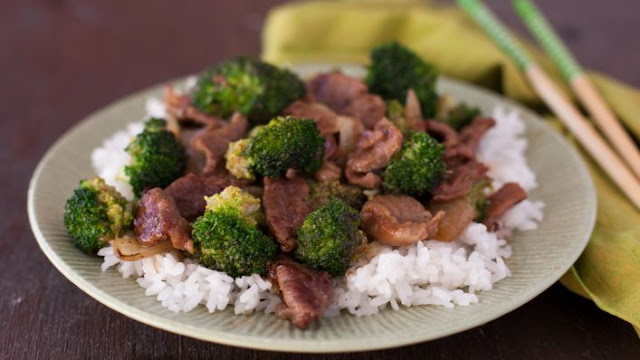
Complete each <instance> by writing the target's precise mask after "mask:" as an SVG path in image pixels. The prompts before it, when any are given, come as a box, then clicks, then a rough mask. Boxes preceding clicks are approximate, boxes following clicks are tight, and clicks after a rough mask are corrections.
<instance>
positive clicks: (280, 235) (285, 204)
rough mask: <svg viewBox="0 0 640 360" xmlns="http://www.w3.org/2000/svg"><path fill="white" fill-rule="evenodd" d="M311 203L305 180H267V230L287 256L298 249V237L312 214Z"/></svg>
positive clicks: (265, 203) (265, 205)
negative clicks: (305, 221) (305, 219)
mask: <svg viewBox="0 0 640 360" xmlns="http://www.w3.org/2000/svg"><path fill="white" fill-rule="evenodd" d="M308 199H309V185H308V184H307V182H306V181H305V180H304V179H302V178H299V177H296V176H295V175H294V176H290V177H289V178H281V179H278V178H270V177H265V178H264V194H263V195H262V205H263V206H264V212H265V215H266V218H267V226H268V227H269V231H270V232H271V234H272V235H273V236H274V237H275V238H276V241H277V242H278V244H280V249H281V250H282V251H284V252H290V251H293V249H295V247H296V233H297V231H298V229H299V228H300V226H302V222H303V221H304V218H305V217H306V216H307V215H308V214H309V213H310V212H311V206H310V205H309V203H308Z"/></svg>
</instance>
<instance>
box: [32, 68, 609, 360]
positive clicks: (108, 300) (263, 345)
mask: <svg viewBox="0 0 640 360" xmlns="http://www.w3.org/2000/svg"><path fill="white" fill-rule="evenodd" d="M295 67H299V68H305V67H309V68H315V69H317V71H320V69H330V68H336V67H340V68H343V69H345V70H349V69H350V70H352V71H353V70H354V69H355V70H356V71H358V69H362V66H360V65H356V64H296V66H295ZM183 79H184V78H183ZM442 79H443V80H444V82H447V83H449V84H452V85H453V86H456V87H461V88H470V89H472V90H473V91H475V92H478V93H482V94H483V95H484V96H488V97H492V98H498V99H499V100H500V102H502V103H504V104H508V106H509V108H511V109H514V110H517V111H518V112H519V113H520V114H523V115H525V116H527V117H529V118H532V119H534V120H535V121H536V122H537V123H538V124H539V125H540V126H542V127H544V128H546V130H547V131H548V132H549V133H551V134H552V136H553V137H555V140H557V141H558V142H559V143H561V144H562V146H563V147H564V148H565V150H568V153H569V154H570V156H571V157H572V158H573V160H574V161H575V162H577V163H578V164H579V168H580V170H579V171H580V173H581V174H580V175H581V177H584V178H585V179H587V181H588V190H589V194H588V199H587V201H585V204H586V205H587V206H589V210H590V211H589V217H590V218H589V223H590V230H589V232H588V233H585V236H584V239H580V240H581V244H582V246H581V247H580V248H579V250H578V247H576V252H575V253H574V254H572V256H571V258H570V259H567V260H570V261H567V262H566V263H565V264H564V265H563V266H562V267H561V268H560V269H558V270H557V272H558V274H560V275H558V276H555V275H554V276H550V277H549V278H548V279H547V280H546V281H544V282H541V283H540V288H538V289H532V290H530V291H528V292H525V293H524V294H523V295H522V297H521V298H519V299H518V301H508V302H506V303H503V304H502V305H501V307H500V310H499V311H496V312H495V313H493V315H492V316H491V319H489V320H487V321H480V320H478V321H473V322H470V323H468V324H466V326H463V327H460V328H457V329H452V330H451V331H446V332H442V333H440V334H438V335H437V336H420V335H419V334H416V335H415V336H411V337H406V338H404V339H401V340H397V339H394V340H387V341H381V340H380V341H376V343H374V344H370V343H352V342H340V341H324V340H300V339H297V340H272V339H269V340H266V339H262V338H259V337H253V336H242V335H231V334H229V333H228V332H224V331H215V330H210V332H209V333H207V335H209V336H204V335H201V334H200V333H199V330H198V328H197V327H193V326H189V325H185V324H184V323H181V322H177V321H173V320H168V319H166V318H163V317H160V316H157V315H152V314H149V313H147V312H144V311H142V310H138V309H136V308H134V307H132V306H130V305H127V304H125V303H123V302H121V301H119V300H117V299H116V298H114V297H112V296H111V295H109V294H108V293H105V292H103V291H102V290H100V289H99V288H97V287H95V286H93V285H92V284H91V283H90V282H88V281H85V280H83V279H82V278H81V277H79V276H78V275H77V274H76V273H75V272H74V271H73V270H72V269H71V268H70V267H69V266H67V265H66V264H65V262H64V261H62V259H61V258H60V257H58V255H57V254H56V253H55V251H53V249H52V248H51V247H50V246H49V244H48V243H47V241H46V239H45V237H44V235H43V234H42V232H41V230H40V227H39V224H38V223H37V221H36V217H35V204H34V188H35V183H36V181H37V180H38V178H39V176H40V173H41V171H42V169H43V167H44V166H45V164H46V163H47V162H48V160H49V158H50V157H51V156H52V154H53V153H54V152H55V150H56V149H57V148H58V147H59V146H61V144H62V143H64V142H65V141H66V139H67V138H68V137H70V136H71V135H72V134H73V133H74V132H76V131H78V129H80V128H82V127H85V126H90V124H91V123H92V121H85V120H86V119H89V118H93V117H95V116H96V115H97V114H99V113H101V112H103V111H108V110H109V109H110V108H111V107H113V106H116V105H117V104H118V103H120V102H121V101H123V100H126V99H130V98H135V97H139V96H142V95H143V94H144V93H145V92H147V91H148V90H149V89H151V88H154V87H157V86H160V85H161V84H166V83H174V82H176V81H165V82H162V83H160V84H157V85H154V86H151V87H147V88H144V89H142V90H139V91H136V92H134V93H132V94H130V95H127V96H124V97H122V98H120V99H118V100H115V101H114V102H112V103H110V104H109V105H107V106H105V107H103V108H101V109H100V110H98V111H95V112H93V113H91V114H90V115H88V116H87V117H85V118H84V119H83V120H82V121H80V122H79V123H77V124H76V125H74V126H72V127H71V128H69V129H68V130H67V131H65V133H64V134H63V135H62V136H61V137H60V138H59V139H58V140H57V141H55V142H54V144H53V145H51V146H50V147H49V149H48V150H47V151H46V152H45V154H44V155H43V157H42V159H41V160H40V162H39V163H38V165H37V166H36V168H35V171H34V173H33V175H32V177H31V180H30V182H29V189H28V193H27V210H28V217H29V223H30V225H31V229H32V232H33V234H34V237H35V238H36V241H37V242H38V245H39V246H40V249H41V250H42V252H43V253H44V254H45V256H46V257H47V258H48V259H49V261H51V263H52V264H53V265H54V267H55V268H56V269H57V270H58V271H60V272H61V273H62V274H63V275H64V276H65V277H66V278H67V279H68V280H69V281H71V282H72V283H73V284H74V285H76V286H77V287H78V288H80V289H81V290H82V291H83V292H85V293H86V294H87V295H89V296H90V297H92V298H93V299H95V300H97V301H98V302H100V303H102V304H104V305H105V306H107V307H109V308H110V309H112V310H114V311H117V312H119V313H121V314H123V315H125V316H127V317H129V318H132V319H134V320H136V321H139V322H142V323H144V324H147V325H150V326H152V327H155V328H158V329H162V330H165V331H168V332H172V333H176V334H180V335H185V336H189V337H192V338H196V339H199V340H204V341H209V342H215V343H219V344H223V345H230V346H236V347H242V348H250V349H256V350H268V351H285V352H297V353H341V352H354V351H371V350H382V349H389V348H395V347H401V346H407V345H412V344H416V343H421V342H425V341H430V340H436V339H440V338H443V337H446V336H449V335H452V334H456V333H460V332H463V331H466V330H469V329H472V328H475V327H478V326H480V325H483V324H485V323H488V322H490V321H492V320H495V319H497V318H499V317H501V316H504V315H505V314H507V313H509V312H511V311H513V310H515V309H517V308H518V307H520V306H522V305H524V304H526V303H527V302H529V301H531V300H532V299H533V298H535V297H536V296H537V295H539V294H541V293H542V292H544V291H545V290H547V289H548V288H549V287H551V285H553V284H554V283H555V282H556V281H558V280H559V279H560V278H561V277H562V275H563V274H564V273H566V271H568V270H569V269H570V268H571V266H572V265H573V263H575V261H576V260H577V259H578V258H579V256H580V255H581V254H582V252H583V251H584V249H585V247H586V245H587V243H588V241H589V238H590V236H591V233H592V231H593V228H594V226H595V220H596V213H597V196H596V192H595V186H594V183H593V179H592V178H591V176H590V174H589V172H588V170H587V167H586V164H585V162H584V160H582V158H580V156H579V155H578V153H577V151H576V150H575V149H574V148H573V147H571V146H570V145H569V144H568V143H567V142H566V140H565V139H564V138H562V136H560V134H558V133H557V131H556V130H555V129H553V128H552V127H551V126H550V125H548V124H547V123H546V122H544V121H541V120H539V118H540V116H539V115H538V114H536V113H534V112H533V111H531V110H529V109H527V108H526V107H525V106H524V105H521V104H519V103H517V102H515V101H513V100H511V99H508V98H505V97H503V96H502V95H500V94H497V93H495V92H492V91H490V90H487V89H484V88H481V87H478V86H476V85H474V84H471V83H467V82H463V81H460V80H455V79H451V78H448V77H445V76H442ZM177 81H179V80H177Z"/></svg>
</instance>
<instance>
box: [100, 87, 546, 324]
mask: <svg viewBox="0 0 640 360" xmlns="http://www.w3.org/2000/svg"><path fill="white" fill-rule="evenodd" d="M147 112H148V113H149V116H157V117H162V116H164V107H163V104H162V103H161V102H159V101H158V100H155V99H150V100H149V101H148V102H147ZM492 115H493V118H494V119H495V120H496V123H497V124H496V126H495V127H493V128H492V129H491V130H490V131H489V132H488V133H487V134H486V136H485V137H484V138H483V139H482V141H481V143H480V145H479V148H478V153H477V156H478V159H479V160H480V161H482V162H483V163H485V164H486V165H487V166H489V168H490V170H489V176H490V177H491V178H492V179H493V187H494V188H495V189H497V188H499V187H500V186H502V185H503V184H504V183H506V182H517V183H519V184H520V185H521V186H522V187H523V188H524V189H525V190H526V191H531V190H532V189H534V188H535V187H536V186H537V184H536V177H535V174H534V173H533V172H532V171H531V169H530V168H529V167H528V165H527V162H526V158H525V156H524V152H525V150H526V148H527V140H526V139H525V138H524V132H525V125H524V123H523V121H522V120H521V119H520V118H519V116H518V114H517V113H516V112H514V111H508V110H506V109H503V108H496V109H495V110H494V111H493V114H492ZM140 131H142V123H133V124H130V125H129V126H128V127H127V129H126V130H123V131H120V132H117V133H115V134H114V135H113V136H111V137H110V138H109V139H107V140H105V141H104V143H103V144H102V146H101V147H99V148H97V149H95V150H94V151H93V154H92V156H91V159H92V163H93V167H94V169H95V171H96V173H97V174H98V175H99V176H101V177H103V178H104V179H105V181H106V182H107V183H109V184H111V185H113V186H115V187H116V188H117V189H118V190H119V191H120V192H122V193H123V195H124V196H126V197H127V198H128V199H132V198H133V193H132V191H131V186H130V185H129V184H128V182H127V179H126V177H125V176H124V174H123V167H124V166H125V165H126V164H127V163H128V162H129V160H130V158H129V156H128V154H127V153H126V152H125V151H124V150H123V149H124V148H125V147H126V146H127V144H128V143H129V141H130V140H131V138H132V137H134V136H135V135H136V134H138V133H139V132H140ZM543 207H544V204H543V203H542V202H541V201H531V200H530V199H527V200H525V201H523V202H521V203H520V204H518V205H517V206H515V207H513V208H512V209H511V210H509V212H508V213H506V214H505V216H504V217H503V219H502V221H503V225H504V226H503V229H501V231H500V232H499V233H490V232H488V231H487V228H486V227H485V226H484V225H483V224H478V223H472V224H471V225H469V227H468V228H467V229H466V230H465V231H464V233H463V234H462V235H461V236H460V238H459V239H457V240H456V241H454V242H451V243H442V242H437V241H433V240H427V241H423V242H418V243H416V244H414V245H412V246H408V247H405V248H399V249H393V248H391V247H387V246H377V247H376V249H375V250H374V251H372V252H371V254H370V258H369V259H367V260H368V261H367V260H365V262H364V263H361V264H357V265H355V266H354V267H352V268H351V269H349V271H348V272H347V275H346V276H345V277H344V278H343V279H336V280H334V281H335V294H334V298H333V301H332V303H331V305H330V306H329V308H328V310H327V312H326V313H325V316H335V315H337V314H339V313H340V311H341V310H346V311H348V312H349V313H351V314H355V315H358V316H364V315H371V314H375V313H377V312H379V311H380V310H382V309H384V308H386V307H387V305H389V306H390V307H391V308H392V309H394V310H398V309H399V308H400V306H401V305H402V306H415V305H439V306H445V307H448V308H452V307H454V306H456V305H458V306H467V305H470V304H473V303H477V302H478V301H479V299H478V296H477V293H478V292H480V291H489V290H491V289H492V288H493V284H495V283H497V282H498V281H500V280H502V279H504V278H505V277H508V276H509V275H510V271H509V268H508V267H507V265H506V264H505V261H504V259H506V258H508V257H509V256H511V247H510V246H509V245H508V243H507V241H506V240H505V238H506V237H508V236H509V235H510V234H511V233H512V232H513V231H516V230H521V231H526V230H533V229H536V228H537V226H538V225H537V224H538V223H539V222H540V221H541V220H542V217H543V213H542V209H543ZM98 255H100V256H103V257H104V262H103V264H102V270H103V271H107V269H109V268H111V267H114V266H115V267H116V269H117V271H119V272H120V273H121V274H122V276H123V277H125V278H130V277H133V278H135V279H136V281H137V283H138V284H139V285H140V286H141V287H143V288H144V289H145V295H147V296H155V297H156V298H157V299H158V301H160V302H161V303H162V306H164V307H165V308H167V309H169V310H171V311H174V312H181V311H183V312H187V311H191V310H193V309H194V308H195V307H196V306H198V305H200V304H202V305H204V306H206V307H207V309H208V311H209V312H215V311H218V310H224V309H226V308H227V307H228V306H233V308H234V311H235V313H236V314H244V313H250V312H253V311H265V312H267V313H270V312H273V311H274V310H275V308H276V306H277V305H278V304H279V303H280V302H281V300H280V298H279V296H278V295H277V294H275V293H274V291H273V289H272V287H271V283H270V282H269V281H266V280H264V279H262V277H260V276H259V275H256V274H254V275H251V276H243V277H239V278H235V279H234V278H232V277H230V276H228V275H227V274H225V273H223V272H219V271H214V270H211V269H208V268H205V267H203V266H200V265H198V263H197V262H196V261H194V260H192V259H181V258H180V257H179V255H176V254H171V253H169V254H163V255H155V256H154V257H150V258H145V259H142V260H138V261H133V262H121V261H120V260H119V259H118V258H117V256H116V255H115V254H114V252H113V249H112V248H111V247H110V246H108V247H105V248H103V249H102V250H100V252H99V253H98Z"/></svg>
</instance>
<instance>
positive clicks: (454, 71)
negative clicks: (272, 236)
mask: <svg viewBox="0 0 640 360" xmlns="http://www.w3.org/2000/svg"><path fill="white" fill-rule="evenodd" d="M390 40H399V41H400V42H402V43H403V44H405V45H407V46H409V47H410V48H412V49H413V50H415V51H416V52H417V53H418V54H420V55H421V56H423V57H424V58H425V59H426V60H427V61H429V62H431V63H432V64H434V65H435V66H436V67H437V69H438V70H439V72H440V73H441V74H444V75H448V76H451V77H456V78H461V79H464V80H467V81H469V82H472V83H475V84H478V85H481V86H484V87H487V88H489V89H492V90H494V91H497V92H500V93H502V94H504V95H505V96H507V97H509V98H512V99H515V100H517V101H519V102H521V103H523V104H525V105H527V106H529V107H531V108H532V109H534V110H537V111H538V112H540V113H541V114H542V115H544V116H545V117H546V118H548V119H549V121H553V122H554V124H555V125H556V128H557V129H558V130H559V131H561V132H563V133H564V135H565V136H567V137H568V138H569V140H570V141H571V142H573V141H572V139H571V136H570V135H569V134H568V133H567V131H566V130H565V129H564V128H563V127H562V126H561V125H560V123H559V122H558V121H557V120H555V119H553V117H552V116H551V115H550V114H549V113H548V110H547V109H546V107H545V106H544V104H543V103H542V101H541V100H540V98H539V97H538V96H537V95H536V94H535V93H534V92H533V90H532V89H531V88H530V87H529V85H528V84H527V82H526V79H525V77H524V76H523V74H522V73H521V72H520V70H519V69H518V68H517V67H516V65H515V64H514V63H513V62H512V61H511V60H510V59H509V57H508V56H506V55H505V54H503V53H502V52H501V51H500V50H499V48H498V47H497V46H496V45H495V44H494V43H493V42H492V41H491V40H490V39H489V38H488V37H487V36H486V35H485V33H484V32H483V31H482V30H481V29H479V28H478V27H477V26H476V25H475V24H474V23H473V22H472V21H471V20H470V19H468V18H467V17H466V16H465V15H464V14H463V13H462V12H460V11H459V10H458V9H456V8H454V7H442V6H440V7H439V6H435V5H426V4H424V3H415V2H407V1H404V2H403V1H395V2H389V1H387V2H384V3H379V2H372V1H359V2H354V1H351V2H308V3H307V2H305V3H292V4H288V5H285V6H282V7H279V8H276V9H274V10H272V11H271V13H270V14H269V16H268V19H267V22H266V24H265V28H264V33H263V54H262V56H263V58H264V59H265V60H267V61H270V62H273V63H280V64H286V63H290V64H291V63H305V62H307V63H308V62H329V63H367V62H368V60H369V58H368V54H369V51H370V50H371V49H372V48H373V47H374V46H376V45H378V44H380V43H383V42H387V41H390ZM527 46H528V48H529V50H530V51H531V52H532V54H533V56H534V58H535V60H536V61H537V62H538V63H539V64H540V65H541V66H542V67H543V68H544V69H545V70H546V71H547V72H548V73H549V74H550V75H551V76H552V77H553V78H554V80H555V81H556V83H557V84H558V85H559V86H561V88H562V89H563V90H564V92H565V93H566V94H567V95H569V96H570V97H571V98H572V99H574V97H573V96H572V95H571V94H570V91H569V89H568V87H567V86H566V84H565V83H564V82H563V81H562V78H561V76H560V73H559V72H558V71H557V70H556V69H555V68H554V67H553V65H552V63H551V62H550V60H548V59H546V58H545V57H544V55H543V54H542V53H541V52H540V51H539V50H537V49H535V48H533V47H531V46H530V45H527ZM591 79H592V80H593V82H594V84H595V85H596V87H597V88H598V89H599V90H600V91H601V92H602V94H603V95H604V97H605V99H606V101H607V102H608V103H609V104H610V105H611V106H612V107H613V109H614V111H615V112H616V114H617V115H618V116H619V117H620V119H621V120H622V121H623V122H624V124H625V125H626V127H627V128H628V129H629V130H630V131H631V132H632V133H633V134H634V135H635V136H636V138H640V93H639V92H638V91H637V90H636V89H633V88H631V87H628V86H625V85H623V84H621V83H619V82H616V81H614V80H612V79H610V78H607V77H605V76H601V75H595V74H593V75H591ZM574 100H575V99H574ZM576 146H577V145H576ZM578 148H579V147H578ZM580 150H581V151H582V149H580ZM582 154H583V158H585V159H587V163H588V164H589V167H590V171H591V174H592V176H593V180H594V183H595V185H596V187H597V191H598V218H597V223H596V227H595V230H594V232H593V235H592V237H591V240H590V242H589V245H588V246H587V248H586V250H585V251H584V253H583V254H582V256H581V257H580V258H579V259H578V261H577V262H576V263H575V264H574V265H573V267H572V268H571V270H570V271H569V272H568V273H567V274H566V275H565V276H564V277H563V278H562V280H561V281H562V283H563V284H564V285H565V286H567V287H568V288H569V289H571V290H572V291H574V292H576V293H578V294H581V295H582V296H585V297H587V298H590V299H592V300H593V301H594V302H595V303H596V305H597V306H598V307H600V308H601V309H602V310H604V311H606V312H608V313H610V314H613V315H615V316H617V317H619V318H621V319H624V320H626V321H628V322H629V323H631V324H633V325H634V326H635V327H636V330H637V331H639V334H640V212H639V211H638V210H637V209H636V208H634V206H633V205H632V204H631V203H630V202H629V201H627V200H626V198H625V197H624V195H623V194H622V193H621V192H620V191H619V190H618V189H617V188H616V186H615V185H614V184H613V183H612V182H611V181H610V180H609V179H608V178H607V176H606V175H605V174H604V173H603V172H602V170H600V169H599V168H598V167H597V166H596V165H595V164H594V163H593V162H592V161H591V160H590V159H588V157H587V155H586V154H585V153H584V152H583V153H582ZM639 191H640V189H639Z"/></svg>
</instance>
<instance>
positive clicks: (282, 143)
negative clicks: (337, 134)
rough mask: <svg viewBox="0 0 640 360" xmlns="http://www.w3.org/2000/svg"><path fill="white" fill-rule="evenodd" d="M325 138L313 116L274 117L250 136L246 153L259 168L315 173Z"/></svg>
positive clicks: (271, 171)
mask: <svg viewBox="0 0 640 360" xmlns="http://www.w3.org/2000/svg"><path fill="white" fill-rule="evenodd" d="M323 156H324V138H323V137H322V136H320V132H319V131H318V128H317V127H316V124H315V122H314V121H313V120H310V119H297V118H293V117H286V118H283V117H277V118H274V119H273V120H271V121H270V122H269V124H267V125H266V126H265V127H263V128H262V129H260V130H259V131H258V132H257V133H256V134H255V136H254V137H252V138H249V141H248V144H247V147H246V149H245V150H244V157H245V158H246V159H247V161H248V164H249V165H250V167H251V168H253V169H254V170H255V171H256V172H258V173H260V174H262V175H264V176H270V177H281V176H282V175H283V174H284V172H285V171H286V170H287V169H289V168H292V169H296V170H298V171H299V172H300V173H302V174H313V173H315V172H316V171H317V170H318V169H319V168H320V166H321V165H322V158H323Z"/></svg>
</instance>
